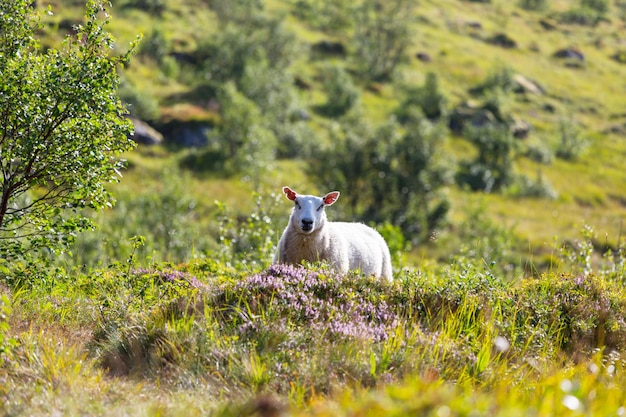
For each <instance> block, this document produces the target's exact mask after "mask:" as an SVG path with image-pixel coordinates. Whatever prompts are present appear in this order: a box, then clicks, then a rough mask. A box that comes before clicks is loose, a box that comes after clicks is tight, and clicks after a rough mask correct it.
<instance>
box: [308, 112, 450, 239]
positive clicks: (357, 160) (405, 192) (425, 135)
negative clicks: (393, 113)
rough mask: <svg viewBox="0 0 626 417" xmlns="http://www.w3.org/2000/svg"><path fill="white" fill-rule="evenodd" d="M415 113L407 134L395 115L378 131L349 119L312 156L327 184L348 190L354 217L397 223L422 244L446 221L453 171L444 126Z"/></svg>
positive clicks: (348, 209)
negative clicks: (446, 156)
mask: <svg viewBox="0 0 626 417" xmlns="http://www.w3.org/2000/svg"><path fill="white" fill-rule="evenodd" d="M409 114H410V116H409V119H408V120H407V121H406V123H405V126H404V128H405V130H404V133H402V132H401V130H400V126H399V125H398V123H397V122H396V121H395V119H391V120H390V121H388V122H387V123H385V124H383V125H381V126H380V127H378V129H376V130H373V129H371V128H370V127H369V126H368V125H366V124H364V123H363V122H362V121H360V122H359V121H358V119H357V120H356V121H355V120H354V119H347V120H344V121H343V122H344V123H343V124H341V125H340V126H338V127H339V128H338V129H337V130H333V131H331V134H332V135H333V137H332V139H331V142H332V143H333V148H332V149H330V150H326V151H322V152H323V153H322V152H319V153H318V155H321V157H320V156H318V158H316V159H315V160H313V161H312V173H313V175H315V176H316V177H317V178H318V181H319V182H320V183H321V184H323V185H324V187H327V188H329V189H332V188H334V189H339V190H344V191H345V192H346V193H348V195H349V196H350V198H349V201H350V205H349V206H344V210H345V211H346V213H348V214H349V216H350V217H352V218H359V219H361V220H362V221H366V222H374V223H385V222H391V224H393V225H395V226H398V227H400V228H401V230H402V232H403V234H404V236H405V238H406V239H407V241H411V242H412V243H416V242H419V241H423V240H424V239H426V238H427V237H428V235H429V234H430V233H431V232H432V231H433V230H434V229H436V228H437V227H439V226H441V225H442V223H443V222H444V221H445V218H446V213H447V211H448V209H449V202H448V200H447V198H446V197H445V195H444V194H443V192H442V190H443V189H444V187H445V186H447V185H448V184H449V183H450V182H451V180H452V175H451V172H450V168H449V166H450V165H449V163H448V161H446V160H445V159H444V157H443V153H442V146H443V143H444V140H445V134H444V133H445V131H444V130H443V128H442V127H441V126H440V125H436V124H432V123H431V122H430V121H428V120H427V119H426V118H425V117H424V116H423V115H421V114H420V113H419V110H415V109H414V111H413V112H412V113H409Z"/></svg>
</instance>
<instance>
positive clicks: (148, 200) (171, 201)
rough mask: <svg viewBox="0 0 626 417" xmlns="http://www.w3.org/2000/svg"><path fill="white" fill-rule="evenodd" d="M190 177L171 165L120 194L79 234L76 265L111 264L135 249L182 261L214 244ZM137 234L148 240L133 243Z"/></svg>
mask: <svg viewBox="0 0 626 417" xmlns="http://www.w3.org/2000/svg"><path fill="white" fill-rule="evenodd" d="M188 181H190V178H189V177H188V176H186V175H184V174H183V173H181V172H179V171H177V170H174V169H172V170H169V171H164V172H163V173H162V174H161V175H160V176H159V178H158V184H154V185H150V186H147V187H146V188H145V189H144V190H142V191H141V192H138V193H133V194H132V195H125V194H123V193H120V200H119V201H118V202H117V204H116V205H115V206H114V207H113V208H111V209H110V210H107V211H106V212H103V213H101V214H99V215H98V216H97V217H94V219H93V220H94V222H95V223H96V224H97V226H98V228H97V230H96V231H93V232H86V233H83V234H81V235H80V236H79V237H78V238H77V239H76V242H75V244H74V245H73V246H72V247H71V251H72V256H71V260H72V262H73V264H75V265H83V266H88V267H92V266H96V265H108V264H111V263H114V262H121V261H123V260H124V259H127V258H128V257H129V256H130V254H131V253H133V252H135V253H136V256H137V258H139V259H140V260H141V261H143V260H145V259H146V258H153V259H161V260H163V261H171V262H180V261H182V260H185V259H190V258H192V257H193V256H194V254H196V255H201V254H202V253H204V252H206V251H208V250H210V249H213V242H212V240H213V238H212V237H211V236H207V235H206V234H205V233H202V231H201V230H199V228H198V221H199V218H200V216H201V214H200V213H199V210H200V209H199V208H198V207H197V201H195V200H194V199H193V198H191V197H190V196H189V194H188V193H187V182H188ZM133 236H144V238H145V241H144V244H143V245H141V246H140V247H138V248H135V247H134V245H133V243H132V240H131V238H132V237H133Z"/></svg>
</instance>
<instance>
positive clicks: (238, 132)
mask: <svg viewBox="0 0 626 417" xmlns="http://www.w3.org/2000/svg"><path fill="white" fill-rule="evenodd" d="M218 99H219V101H220V104H221V116H222V118H221V123H220V124H219V126H218V128H217V132H216V133H213V135H217V138H216V140H217V141H218V147H219V149H220V150H221V151H222V153H223V155H224V157H225V159H226V170H227V172H230V173H241V174H243V175H244V176H245V177H247V178H248V179H251V180H253V181H255V183H256V184H257V185H258V181H260V176H261V175H262V174H263V172H264V171H265V170H267V169H268V168H269V167H271V164H272V162H273V161H274V158H275V149H276V145H277V141H276V137H275V136H274V133H273V132H272V131H271V130H270V129H269V128H268V127H267V125H266V119H265V118H264V117H263V115H262V113H261V109H260V108H259V107H257V106H256V105H255V104H254V102H253V101H251V100H250V99H249V98H247V97H246V96H244V95H243V94H242V93H241V92H239V91H238V90H237V87H236V86H235V84H234V83H232V82H229V83H226V84H225V85H224V86H223V87H222V88H221V89H220V90H219V92H218Z"/></svg>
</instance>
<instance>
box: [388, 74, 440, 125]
mask: <svg viewBox="0 0 626 417" xmlns="http://www.w3.org/2000/svg"><path fill="white" fill-rule="evenodd" d="M447 102H448V100H447V98H446V97H445V95H444V94H443V93H442V92H441V89H440V87H439V80H438V78H437V74H435V73H434V72H429V73H427V74H426V80H425V81H424V85H422V86H420V87H417V88H407V93H406V98H405V99H404V101H403V102H402V104H401V105H400V107H399V108H398V109H397V110H396V111H395V114H396V116H397V117H398V120H399V121H400V122H402V123H404V122H405V121H407V120H408V119H410V114H409V113H410V112H411V111H413V107H417V108H419V109H421V111H422V113H423V114H424V116H426V117H427V118H428V119H430V120H438V119H441V118H443V117H445V116H446V115H447V112H448V111H447V108H446V106H447Z"/></svg>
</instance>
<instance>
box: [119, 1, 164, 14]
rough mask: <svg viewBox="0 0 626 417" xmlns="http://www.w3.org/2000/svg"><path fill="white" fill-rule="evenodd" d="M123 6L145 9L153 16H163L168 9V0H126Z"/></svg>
mask: <svg viewBox="0 0 626 417" xmlns="http://www.w3.org/2000/svg"><path fill="white" fill-rule="evenodd" d="M121 7H123V8H132V9H139V10H143V11H144V12H146V13H149V14H151V15H153V16H161V15H162V14H163V12H165V10H166V9H167V3H166V0H124V2H123V3H122V5H121Z"/></svg>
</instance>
